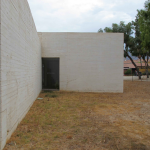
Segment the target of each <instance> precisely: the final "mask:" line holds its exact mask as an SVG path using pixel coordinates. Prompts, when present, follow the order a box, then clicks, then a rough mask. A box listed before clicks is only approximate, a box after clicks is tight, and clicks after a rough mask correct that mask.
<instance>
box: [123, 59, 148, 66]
mask: <svg viewBox="0 0 150 150" xmlns="http://www.w3.org/2000/svg"><path fill="white" fill-rule="evenodd" d="M134 62H135V63H136V65H137V66H139V67H140V66H141V63H140V59H137V60H134ZM149 65H150V63H149ZM142 66H145V63H144V61H143V60H142ZM124 68H135V67H134V65H133V64H132V62H131V60H125V61H124Z"/></svg>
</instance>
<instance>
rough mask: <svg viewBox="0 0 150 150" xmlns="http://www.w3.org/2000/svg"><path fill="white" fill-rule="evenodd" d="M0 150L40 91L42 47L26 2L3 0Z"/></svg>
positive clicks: (0, 72)
mask: <svg viewBox="0 0 150 150" xmlns="http://www.w3.org/2000/svg"><path fill="white" fill-rule="evenodd" d="M0 3H1V4H0V6H1V10H0V13H1V26H0V27H1V34H0V35H1V36H0V39H1V47H0V48H1V55H0V62H1V64H0V77H1V79H0V84H1V85H0V108H1V109H0V118H1V121H0V131H1V132H0V149H2V148H3V147H4V146H5V143H6V141H7V139H9V137H10V136H11V134H12V133H13V131H14V130H15V129H16V127H17V125H18V123H19V122H20V121H21V120H22V119H23V117H24V116H25V115H26V113H27V112H28V110H29V109H30V107H31V105H32V104H33V102H34V100H35V99H36V97H37V96H38V94H39V92H40V91H41V45H40V40H39V37H38V34H37V31H36V28H35V24H34V21H33V18H32V15H31V12H30V8H29V5H28V3H27V0H0Z"/></svg>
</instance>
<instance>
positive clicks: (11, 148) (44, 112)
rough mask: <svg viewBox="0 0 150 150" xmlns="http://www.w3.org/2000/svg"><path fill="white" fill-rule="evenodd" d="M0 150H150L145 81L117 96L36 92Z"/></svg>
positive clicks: (130, 85)
mask: <svg viewBox="0 0 150 150" xmlns="http://www.w3.org/2000/svg"><path fill="white" fill-rule="evenodd" d="M39 97H43V100H36V101H35V103H34V105H33V106H32V108H31V109H30V111H29V113H28V114H27V115H26V117H25V119H24V120H23V121H22V122H21V124H20V125H19V126H18V128H17V130H16V131H15V133H14V134H13V136H12V137H11V139H10V140H9V141H8V143H7V145H6V147H5V149H4V150H150V82H138V81H137V82H131V81H125V82H124V93H123V94H112V93H109V94H107V93H76V92H63V91H60V92H53V93H41V94H40V95H39Z"/></svg>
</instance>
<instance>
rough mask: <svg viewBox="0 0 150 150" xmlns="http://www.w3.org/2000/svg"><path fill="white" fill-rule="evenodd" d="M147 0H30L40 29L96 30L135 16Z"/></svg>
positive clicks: (39, 30)
mask: <svg viewBox="0 0 150 150" xmlns="http://www.w3.org/2000/svg"><path fill="white" fill-rule="evenodd" d="M145 1H146V0H28V2H29V5H30V9H31V12H32V15H33V19H34V21H35V25H36V28H37V31H38V32H97V31H98V29H99V28H102V29H104V28H105V27H111V25H112V23H119V22H120V21H125V23H128V22H130V21H132V20H134V19H135V16H136V14H137V9H143V8H144V2H145Z"/></svg>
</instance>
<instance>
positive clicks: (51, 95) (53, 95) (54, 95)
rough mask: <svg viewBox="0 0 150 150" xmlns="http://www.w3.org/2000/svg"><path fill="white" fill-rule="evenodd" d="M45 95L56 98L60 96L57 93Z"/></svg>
mask: <svg viewBox="0 0 150 150" xmlns="http://www.w3.org/2000/svg"><path fill="white" fill-rule="evenodd" d="M45 97H50V98H55V97H58V95H56V94H46V95H45Z"/></svg>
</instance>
